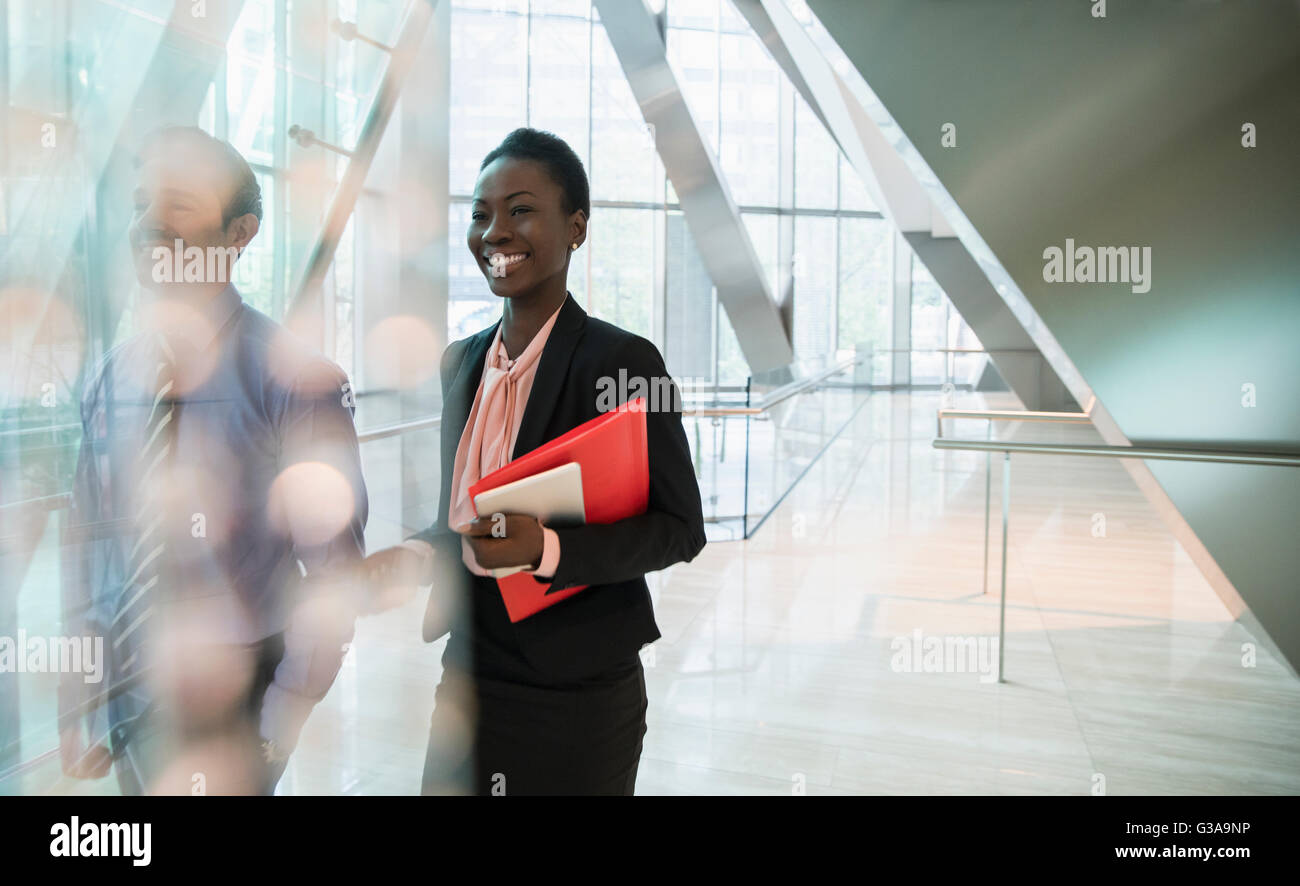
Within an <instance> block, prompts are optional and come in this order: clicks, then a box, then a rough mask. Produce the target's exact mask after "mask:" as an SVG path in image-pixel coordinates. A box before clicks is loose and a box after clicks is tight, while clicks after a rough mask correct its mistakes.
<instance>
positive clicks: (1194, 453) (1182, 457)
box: [934, 438, 1300, 468]
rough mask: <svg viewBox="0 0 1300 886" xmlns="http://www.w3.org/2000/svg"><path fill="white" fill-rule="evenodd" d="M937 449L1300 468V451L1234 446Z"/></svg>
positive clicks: (938, 444) (953, 444) (972, 443)
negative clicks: (1286, 451) (1233, 447)
mask: <svg viewBox="0 0 1300 886" xmlns="http://www.w3.org/2000/svg"><path fill="white" fill-rule="evenodd" d="M934 448H935V449H963V450H971V451H975V452H1036V453H1040V454H1047V455H1095V456H1103V457H1109V458H1142V459H1151V460H1155V461H1200V462H1210V463H1214V464H1233V465H1273V466H1278V467H1285V468H1300V455H1291V454H1288V453H1285V452H1260V451H1256V450H1234V449H1175V448H1172V447H1167V446H1101V445H1088V444H1074V443H1009V442H1003V441H999V440H959V439H954V438H948V439H936V440H935V441H934Z"/></svg>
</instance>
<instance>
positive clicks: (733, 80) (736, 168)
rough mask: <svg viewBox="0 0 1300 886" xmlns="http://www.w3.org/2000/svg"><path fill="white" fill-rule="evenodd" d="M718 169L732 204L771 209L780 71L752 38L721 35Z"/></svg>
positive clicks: (775, 174)
mask: <svg viewBox="0 0 1300 886" xmlns="http://www.w3.org/2000/svg"><path fill="white" fill-rule="evenodd" d="M721 41H722V44H721V49H722V66H721V71H722V156H721V165H722V171H723V174H724V175H725V177H726V181H727V184H728V186H729V187H730V188H731V196H732V198H733V199H734V200H735V201H736V203H737V204H740V205H746V206H775V205H776V202H777V190H778V187H779V173H780V157H779V151H780V120H781V117H780V95H781V88H780V77H781V73H780V70H779V69H778V68H777V65H776V62H774V61H773V60H772V58H771V56H769V55H768V54H767V52H766V51H765V50H764V49H763V46H762V44H761V43H759V42H758V38H756V37H754V36H752V35H748V34H746V35H736V34H723V35H722V37H721Z"/></svg>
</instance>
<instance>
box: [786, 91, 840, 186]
mask: <svg viewBox="0 0 1300 886" xmlns="http://www.w3.org/2000/svg"><path fill="white" fill-rule="evenodd" d="M838 154H839V149H838V148H836V147H835V143H834V142H833V141H832V140H831V137H830V136H829V135H827V133H826V130H825V128H824V127H823V126H822V122H821V121H820V120H818V119H817V115H816V114H814V113H813V112H812V109H811V108H809V107H808V103H807V102H805V101H804V100H803V98H802V97H800V96H798V95H796V96H795V113H794V205H795V206H797V207H798V208H800V209H834V208H835V200H836V196H837V195H836V192H835V191H836V186H835V177H836V176H835V172H836V164H837V162H838V161H837V157H838Z"/></svg>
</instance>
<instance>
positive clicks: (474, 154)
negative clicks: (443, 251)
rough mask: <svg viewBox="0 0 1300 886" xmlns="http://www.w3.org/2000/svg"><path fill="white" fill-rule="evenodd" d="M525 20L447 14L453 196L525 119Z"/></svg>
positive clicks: (470, 184) (465, 190) (468, 189)
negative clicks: (449, 56)
mask: <svg viewBox="0 0 1300 886" xmlns="http://www.w3.org/2000/svg"><path fill="white" fill-rule="evenodd" d="M527 21H528V20H527V18H525V17H524V16H519V15H505V14H495V13H486V12H460V11H457V13H456V14H454V15H452V17H451V121H452V122H451V131H452V137H451V145H450V155H451V161H450V164H451V169H450V182H449V184H450V187H451V192H452V193H453V194H471V193H473V191H474V182H475V180H476V179H477V178H478V167H479V164H480V163H482V162H483V158H484V157H485V156H486V155H487V153H488V151H490V150H492V149H493V148H495V147H496V146H497V145H498V144H500V142H501V139H503V138H505V137H506V135H507V134H508V133H509V132H510V131H511V130H512V129H515V128H516V127H518V126H521V125H523V122H524V119H525V117H526V110H527V109H526V108H525V106H524V82H525V77H526V67H525V66H526V65H527V64H528V54H527V52H526V51H525V48H526V47H525V42H526V33H527V31H526V28H527Z"/></svg>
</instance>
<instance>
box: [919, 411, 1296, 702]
mask: <svg viewBox="0 0 1300 886" xmlns="http://www.w3.org/2000/svg"><path fill="white" fill-rule="evenodd" d="M1093 402H1096V401H1095V399H1094V401H1093ZM1091 411H1092V409H1091V404H1089V412H1091ZM984 417H987V416H984ZM992 427H993V425H992V422H990V423H989V429H990V433H991V432H992ZM931 445H932V446H933V447H934V448H935V449H948V450H968V451H974V452H986V453H989V454H990V456H991V454H992V453H993V452H1001V453H1002V575H1001V583H1002V590H1001V596H1000V598H999V602H998V682H999V683H1005V682H1006V673H1005V670H1004V668H1003V656H1004V655H1005V651H1006V633H1007V524H1008V522H1009V521H1010V508H1011V453H1013V452H1027V453H1035V454H1038V455H1086V456H1098V457H1102V458H1141V459H1151V460H1158V461H1183V462H1207V463H1211V464H1239V465H1257V466H1258V465H1269V466H1274V467H1288V468H1300V455H1297V454H1291V453H1283V452H1262V451H1258V450H1246V449H1241V450H1235V451H1234V450H1230V449H1177V448H1173V447H1168V446H1101V445H1089V444H1070V443H1013V442H1009V441H996V440H991V439H990V440H956V439H943V438H941V437H936V438H935V439H934V440H933V441H932V442H931ZM985 464H986V466H987V467H986V470H985V485H984V489H985V501H984V593H986V594H987V593H988V497H987V496H988V484H989V478H990V477H991V476H992V473H993V472H992V464H991V463H989V462H988V461H987V460H986V462H985Z"/></svg>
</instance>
